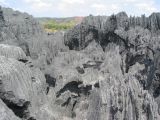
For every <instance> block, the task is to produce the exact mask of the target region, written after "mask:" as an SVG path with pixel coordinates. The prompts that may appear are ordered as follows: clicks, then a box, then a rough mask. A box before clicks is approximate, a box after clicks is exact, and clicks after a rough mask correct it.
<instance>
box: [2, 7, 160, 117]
mask: <svg viewBox="0 0 160 120" xmlns="http://www.w3.org/2000/svg"><path fill="white" fill-rule="evenodd" d="M159 29H160V14H159V13H153V14H151V15H150V16H149V17H145V16H144V15H142V16H141V17H128V16H127V14H126V13H125V12H121V13H118V14H116V15H112V16H108V17H107V16H96V17H95V16H92V15H91V16H88V17H86V18H84V20H83V21H82V23H81V24H79V25H77V26H75V27H74V28H73V29H71V30H68V31H65V32H64V31H63V32H56V33H49V34H47V33H45V32H44V31H43V29H42V28H41V26H40V25H39V23H38V22H37V21H36V20H35V19H34V18H33V17H32V16H30V15H28V14H27V13H20V12H18V11H13V10H12V9H8V8H0V43H1V44H0V120H45V119H46V120H159V119H160V102H159V101H160V71H159V69H160V66H159V57H160V48H159V46H160V42H159V41H160V39H159V38H160V33H159Z"/></svg>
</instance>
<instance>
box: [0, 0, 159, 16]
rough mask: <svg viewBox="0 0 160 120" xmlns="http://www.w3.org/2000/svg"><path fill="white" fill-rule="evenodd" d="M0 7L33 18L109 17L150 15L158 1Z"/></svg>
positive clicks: (64, 0)
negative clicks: (26, 14)
mask: <svg viewBox="0 0 160 120" xmlns="http://www.w3.org/2000/svg"><path fill="white" fill-rule="evenodd" d="M0 5H1V6H4V7H10V8H13V9H15V10H19V11H22V12H27V13H29V14H31V15H33V16H35V17H70V16H87V15H89V14H92V15H111V14H113V13H118V12H120V11H125V12H126V13H127V14H128V15H135V16H139V15H141V14H146V15H147V16H148V15H150V14H151V13H152V12H159V11H160V0H0Z"/></svg>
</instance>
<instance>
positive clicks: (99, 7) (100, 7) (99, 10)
mask: <svg viewBox="0 0 160 120" xmlns="http://www.w3.org/2000/svg"><path fill="white" fill-rule="evenodd" d="M91 7H92V8H94V9H95V11H96V14H102V15H105V14H106V13H107V11H108V12H109V14H112V13H117V12H118V11H119V10H120V8H119V6H118V5H117V4H111V5H107V4H99V3H98V4H92V5H91ZM110 11H112V13H111V12H110Z"/></svg>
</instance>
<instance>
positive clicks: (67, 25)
mask: <svg viewBox="0 0 160 120" xmlns="http://www.w3.org/2000/svg"><path fill="white" fill-rule="evenodd" d="M75 25H76V21H74V20H72V21H67V22H57V21H55V20H49V21H47V22H45V23H43V26H44V28H45V30H46V31H47V32H55V31H60V30H67V29H71V28H73V27H74V26H75Z"/></svg>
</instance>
